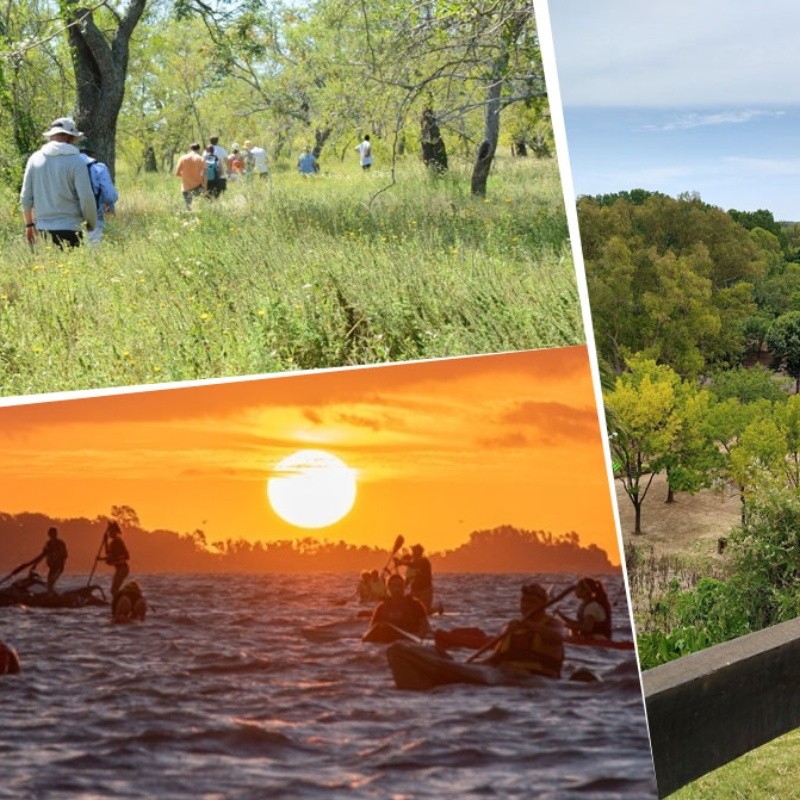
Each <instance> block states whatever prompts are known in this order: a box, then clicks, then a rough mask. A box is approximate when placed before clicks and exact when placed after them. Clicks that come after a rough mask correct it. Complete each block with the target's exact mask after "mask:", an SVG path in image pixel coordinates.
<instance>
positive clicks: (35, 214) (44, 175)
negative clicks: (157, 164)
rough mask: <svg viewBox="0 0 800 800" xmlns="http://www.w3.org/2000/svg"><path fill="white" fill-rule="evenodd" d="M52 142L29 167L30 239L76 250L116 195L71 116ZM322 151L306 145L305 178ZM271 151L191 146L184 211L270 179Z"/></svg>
mask: <svg viewBox="0 0 800 800" xmlns="http://www.w3.org/2000/svg"><path fill="white" fill-rule="evenodd" d="M42 136H44V138H45V139H47V142H46V143H45V144H44V145H43V146H42V147H41V148H40V149H39V150H37V151H36V152H35V153H33V155H31V157H30V158H29V159H28V161H27V163H26V165H25V173H24V175H23V179H22V189H21V191H20V203H21V205H22V216H23V219H24V221H25V238H26V239H27V241H28V243H29V244H31V245H33V244H35V243H36V241H37V239H38V238H39V236H44V237H47V238H49V239H50V240H51V241H52V242H53V243H54V244H56V245H58V246H60V247H78V246H79V245H81V244H82V242H83V230H84V227H85V229H86V232H87V239H88V241H89V244H92V245H97V244H99V243H100V241H101V240H102V236H103V227H104V224H105V217H106V215H107V214H113V213H114V211H115V208H116V203H117V201H118V200H119V193H118V191H117V188H116V186H115V185H114V181H113V177H112V174H111V171H110V170H109V168H108V166H107V165H106V164H104V163H103V162H102V161H100V160H99V159H97V158H96V157H95V156H96V153H95V148H94V146H93V145H92V143H90V142H89V141H88V140H87V139H86V138H85V136H84V134H83V132H82V131H79V130H78V128H77V126H76V124H75V121H74V120H73V119H72V118H71V117H59V118H58V119H56V120H54V121H53V123H52V124H51V125H50V127H49V128H48V129H47V130H46V131H44V132H43V133H42ZM356 150H357V151H358V153H359V161H360V164H361V168H362V170H368V169H369V168H370V166H371V165H372V143H371V142H370V138H369V135H365V136H364V138H363V140H362V141H361V142H360V144H359V145H358V146H357V147H356ZM317 156H318V153H317V152H315V151H312V150H310V149H309V148H308V147H304V148H303V150H302V152H301V154H300V156H299V157H298V159H297V171H298V172H299V173H300V174H301V175H303V176H304V177H308V176H309V175H316V174H317V173H318V172H319V168H320V167H319V161H318V160H317ZM270 175H271V173H270V169H269V164H268V161H267V151H266V150H265V149H264V148H263V147H260V146H258V145H256V144H253V142H251V141H249V140H247V141H245V142H244V146H243V147H242V148H240V147H239V145H238V144H235V143H234V144H232V145H231V149H230V152H228V150H227V149H226V148H225V147H223V146H222V145H221V144H220V143H219V137H218V136H212V137H211V138H210V139H209V140H208V144H207V145H205V146H204V147H201V145H200V143H199V142H193V143H192V144H191V145H190V147H189V150H188V152H187V153H185V154H184V155H182V156H181V157H180V159H178V164H177V166H176V168H175V176H176V177H178V178H180V180H181V192H182V195H183V202H184V207H185V208H186V210H190V209H191V208H192V202H193V200H194V198H195V197H197V196H199V195H203V196H205V197H208V198H210V199H215V198H218V197H219V196H220V195H221V194H223V192H225V191H226V189H227V186H228V181H229V180H232V181H235V180H239V179H240V178H249V177H253V176H257V177H258V178H262V179H269V178H270Z"/></svg>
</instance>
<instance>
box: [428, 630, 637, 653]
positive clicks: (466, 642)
mask: <svg viewBox="0 0 800 800" xmlns="http://www.w3.org/2000/svg"><path fill="white" fill-rule="evenodd" d="M434 640H435V642H436V644H437V645H439V647H443V648H445V649H447V648H457V647H464V648H467V649H469V650H478V649H479V648H481V647H483V646H484V645H485V644H487V643H488V642H490V641H491V637H490V636H487V635H486V634H485V633H484V632H483V631H482V630H481V629H480V628H453V629H452V630H449V631H446V630H438V631H436V633H435V634H434ZM564 644H565V645H569V646H573V645H574V646H575V647H599V648H601V649H605V650H633V647H634V645H633V642H632V641H630V640H629V639H619V640H617V639H581V638H577V637H575V638H573V637H568V638H565V639H564Z"/></svg>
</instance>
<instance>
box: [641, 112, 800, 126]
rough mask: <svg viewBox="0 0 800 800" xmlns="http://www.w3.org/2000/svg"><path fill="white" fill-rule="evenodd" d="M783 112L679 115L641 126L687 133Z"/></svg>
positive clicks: (779, 114)
mask: <svg viewBox="0 0 800 800" xmlns="http://www.w3.org/2000/svg"><path fill="white" fill-rule="evenodd" d="M785 113H786V112H785V111H766V110H763V109H762V110H757V109H745V110H742V111H718V112H712V113H707V114H700V113H692V114H681V115H680V116H678V117H676V118H675V119H673V120H671V121H670V122H664V123H658V124H655V123H653V124H650V125H643V126H642V127H641V128H640V130H643V131H667V132H668V131H687V130H690V129H691V128H705V127H709V126H712V125H740V124H742V123H744V122H752V121H753V120H756V119H763V118H764V117H782V116H784V114H785Z"/></svg>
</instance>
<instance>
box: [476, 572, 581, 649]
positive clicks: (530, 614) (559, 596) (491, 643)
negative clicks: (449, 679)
mask: <svg viewBox="0 0 800 800" xmlns="http://www.w3.org/2000/svg"><path fill="white" fill-rule="evenodd" d="M577 586H578V584H577V583H573V584H572V586H568V587H567V588H566V589H564V591H563V592H559V593H558V594H557V595H556V596H555V597H553V598H551V599H550V600H548V601H547V602H546V603H545V604H544V605H543V606H536V608H534V609H533V610H532V611H529V612H528V613H527V614H526V615H525V616H524V617H523V618H522V621H523V622H525V621H526V620H529V619H530V618H531V617H533V616H534V615H535V614H538V613H539V612H540V611H544V609H546V608H547V607H548V606H551V605H553V603H557V602H558V601H559V600H563V599H564V598H565V597H566V596H567V595H568V594H569V593H570V592H574V591H575V589H576V587H577ZM505 635H506V634H505V631H503V632H502V633H499V634H498V635H497V636H495V637H494V639H490V640H489V641H488V642H486V644H485V645H484V646H483V647H481V648H480V649H479V650H476V651H475V652H474V653H473V654H472V655H471V656H470V657H469V658H468V659H467V660H466V661H465V662H464V663H466V664H469V663H471V662H473V661H474V660H475V659H476V658H478V656H482V655H483V654H484V653H485V652H486V651H487V650H491V649H492V648H493V647H494V646H495V645H496V644H497V643H498V642H499V641H500V640H501V639H502V638H503V637H504V636H505Z"/></svg>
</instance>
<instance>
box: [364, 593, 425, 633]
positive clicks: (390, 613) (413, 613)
mask: <svg viewBox="0 0 800 800" xmlns="http://www.w3.org/2000/svg"><path fill="white" fill-rule="evenodd" d="M425 619H427V614H426V613H425V609H424V607H423V606H422V604H421V603H420V602H419V600H417V599H415V598H413V597H411V596H409V595H405V596H404V597H403V599H402V600H401V601H400V602H399V603H395V602H394V601H392V600H391V599H390V600H384V601H383V602H382V603H381V604H380V605H379V606H378V608H377V609H376V610H375V617H374V620H373V621H374V622H391V624H392V625H396V626H397V627H398V628H402V629H403V630H404V631H408V632H409V633H417V631H418V630H419V629H420V626H421V625H422V624H423V621H424V620H425Z"/></svg>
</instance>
